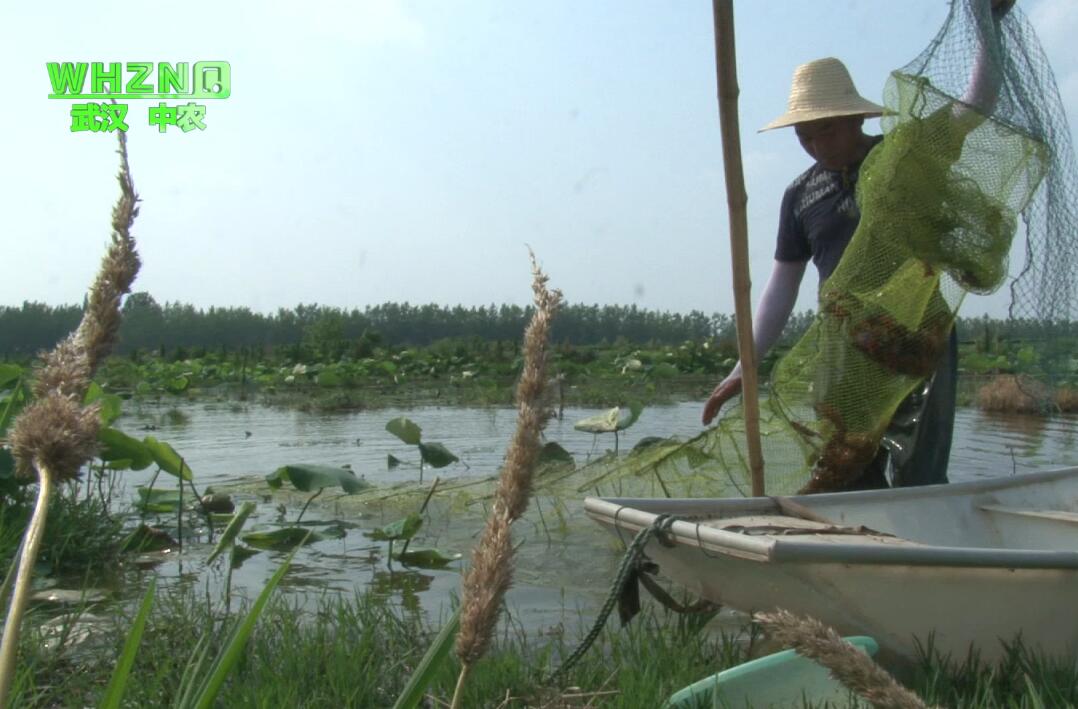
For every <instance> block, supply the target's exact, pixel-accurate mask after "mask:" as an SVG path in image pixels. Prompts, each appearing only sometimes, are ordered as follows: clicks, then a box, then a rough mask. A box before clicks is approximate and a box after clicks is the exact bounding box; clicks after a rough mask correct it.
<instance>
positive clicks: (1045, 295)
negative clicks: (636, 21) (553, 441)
mask: <svg viewBox="0 0 1078 709" xmlns="http://www.w3.org/2000/svg"><path fill="white" fill-rule="evenodd" d="M884 104H885V106H886V108H887V113H886V114H885V115H884V117H883V119H882V126H883V131H884V135H885V137H884V140H883V141H882V143H881V144H880V145H879V146H878V147H876V148H875V149H873V150H872V152H870V154H869V155H868V157H867V158H866V160H865V162H864V164H863V165H862V167H861V172H860V174H861V177H860V179H859V181H858V187H857V199H858V205H859V207H860V210H861V220H860V223H859V225H858V229H857V231H856V233H855V234H854V236H853V239H852V240H851V242H850V244H849V246H848V247H847V250H846V252H845V254H844V255H843V258H842V261H841V262H840V263H839V265H838V267H837V268H836V269H835V271H834V273H833V274H832V275H831V277H830V278H829V279H828V280H827V281H826V282H825V283H824V285H823V287H822V288H821V291H820V302H819V309H818V313H817V316H816V319H815V321H814V322H813V324H812V326H811V327H810V328H809V330H808V331H807V332H806V334H805V335H804V336H803V337H802V338H801V339H800V340H799V341H798V343H797V344H796V345H795V346H794V347H793V348H792V349H791V350H790V351H789V352H788V353H787V354H786V355H785V356H784V357H783V358H782V359H781V360H780V361H779V363H778V364H777V365H776V367H775V368H774V370H773V371H772V374H771V380H770V386H769V391H768V394H767V396H766V397H765V398H764V399H763V400H762V401H761V422H760V425H761V436H762V445H763V452H764V461H765V472H766V478H767V479H766V486H767V490H768V492H769V493H772V494H775V493H780V494H785V493H790V492H795V491H802V492H819V491H826V490H839V489H844V488H847V487H848V486H849V485H850V484H851V482H853V481H854V480H855V479H856V478H857V477H859V476H860V475H861V474H862V472H863V471H864V469H865V467H866V466H867V465H868V464H869V463H871V462H872V461H873V459H874V458H875V457H876V455H877V453H878V451H879V450H880V442H881V439H882V438H883V436H884V432H885V430H886V429H887V426H888V424H889V423H890V422H891V419H892V417H893V415H894V414H895V411H896V409H897V408H898V407H899V404H900V403H901V402H902V401H903V400H904V399H905V398H906V397H907V396H908V395H909V394H910V393H911V392H913V391H914V390H915V389H916V388H918V387H922V386H923V382H924V381H925V380H926V378H927V377H929V376H930V375H931V374H932V373H933V372H934V371H935V370H936V368H937V366H938V365H939V363H940V359H941V356H942V355H943V353H944V351H945V350H946V348H947V345H948V339H949V335H950V332H951V329H952V326H953V324H954V319H955V316H956V313H957V311H958V308H959V306H960V304H961V303H962V300H963V298H964V296H965V295H966V294H967V293H977V294H987V293H992V292H994V291H996V290H998V289H1000V288H1001V287H1002V286H1003V285H1004V284H1005V283H1006V282H1007V281H1008V278H1009V280H1010V291H1011V301H1012V302H1011V308H1010V315H1011V318H1012V322H1021V323H1022V324H1023V327H1024V328H1025V331H1026V332H1029V327H1030V326H1033V327H1038V328H1043V329H1044V331H1045V332H1047V331H1048V330H1050V329H1051V328H1053V327H1056V326H1058V325H1059V324H1060V323H1069V322H1070V321H1071V320H1072V319H1073V318H1074V309H1075V306H1076V304H1075V298H1074V289H1075V285H1074V279H1073V277H1072V275H1071V274H1073V267H1074V264H1073V260H1074V258H1075V255H1076V254H1078V245H1076V243H1075V241H1076V239H1078V228H1076V227H1078V224H1076V219H1075V211H1074V209H1075V205H1076V203H1078V200H1076V197H1078V195H1076V187H1075V170H1074V162H1073V161H1074V157H1073V151H1072V148H1071V144H1070V132H1069V128H1068V126H1067V122H1066V116H1065V113H1064V111H1063V106H1062V102H1061V100H1060V97H1059V93H1058V90H1057V88H1056V84H1055V80H1054V78H1053V75H1052V71H1051V68H1050V66H1049V64H1048V61H1047V59H1046V58H1045V55H1044V53H1043V50H1042V49H1041V47H1040V44H1039V42H1038V40H1037V38H1036V36H1035V34H1034V32H1033V29H1032V27H1031V25H1030V24H1029V22H1028V21H1027V20H1026V19H1025V18H1024V17H1023V16H1022V14H1021V12H1020V11H1019V10H1018V9H1014V10H1012V11H1011V12H1010V13H1007V14H1006V15H1005V16H1003V17H1002V18H997V17H994V16H993V13H992V11H991V10H990V9H989V7H988V3H987V2H984V1H983V0H954V2H952V5H951V9H950V13H949V15H948V18H947V20H946V22H945V23H944V26H943V27H942V28H941V30H940V32H939V34H938V35H937V36H936V37H935V38H934V39H933V40H932V42H931V43H930V44H929V46H928V47H927V48H926V49H925V50H924V51H923V52H922V53H921V54H920V55H919V56H918V57H917V58H916V59H915V60H914V61H912V62H911V63H910V64H908V65H907V66H905V67H903V68H901V69H899V70H897V71H895V72H893V73H892V75H891V77H890V78H889V80H888V82H887V85H886V88H885V92H884ZM1016 238H1017V239H1018V240H1019V243H1018V244H1014V243H1013V242H1014V241H1015V239H1016ZM1011 254H1015V260H1016V263H1015V264H1009V263H1008V259H1009V256H1010V255H1011ZM1019 258H1020V259H1021V262H1020V263H1017V260H1018V259H1019ZM1069 364H1070V357H1069V353H1068V352H1065V351H1060V352H1058V353H1056V354H1055V356H1053V354H1052V353H1051V352H1045V354H1044V355H1043V356H1042V357H1041V360H1040V367H1041V369H1040V374H1041V375H1043V377H1045V378H1048V379H1052V378H1053V377H1056V376H1058V375H1059V374H1060V373H1062V372H1064V371H1066V370H1067V369H1068V367H1069ZM744 441H745V437H744V420H743V418H742V412H741V409H740V407H739V406H738V405H734V406H732V407H731V408H730V410H729V411H728V412H726V414H725V415H724V416H723V418H722V419H721V420H720V422H719V424H718V425H716V426H715V427H714V428H712V429H710V430H708V431H706V432H705V433H703V434H701V435H700V436H698V437H696V438H694V439H692V440H691V441H687V442H671V441H668V442H665V443H663V444H661V445H659V446H658V447H656V448H654V449H653V450H650V451H641V452H639V453H638V454H634V455H631V456H628V457H627V458H625V459H624V460H620V461H617V462H616V463H612V464H611V470H610V471H608V472H607V473H605V474H604V475H603V477H602V479H603V480H606V481H611V480H614V479H618V480H622V481H625V482H626V483H629V482H630V481H631V482H632V487H633V488H634V490H633V492H634V494H670V493H669V491H670V490H671V489H676V490H677V494H683V495H694V494H723V493H724V492H730V489H731V486H733V487H734V488H736V489H737V490H739V491H740V490H743V488H744V487H746V486H747V481H748V470H749V466H748V463H747V453H746V450H745V443H744ZM660 481H661V483H660ZM639 488H650V490H644V489H639ZM704 488H707V489H706V491H705V489H704Z"/></svg>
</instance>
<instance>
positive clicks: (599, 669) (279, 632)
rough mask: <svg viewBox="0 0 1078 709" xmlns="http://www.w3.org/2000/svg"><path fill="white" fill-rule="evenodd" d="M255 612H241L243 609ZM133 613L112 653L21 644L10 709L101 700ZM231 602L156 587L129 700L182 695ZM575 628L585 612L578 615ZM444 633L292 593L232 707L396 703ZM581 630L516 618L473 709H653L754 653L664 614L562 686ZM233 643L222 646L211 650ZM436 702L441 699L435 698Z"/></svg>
mask: <svg viewBox="0 0 1078 709" xmlns="http://www.w3.org/2000/svg"><path fill="white" fill-rule="evenodd" d="M244 610H245V609H243V608H240V609H237V610H236V611H235V613H234V614H233V616H232V617H238V616H239V615H240V614H242V613H243V612H244ZM132 619H133V615H132V616H131V617H128V616H121V617H117V618H116V619H115V624H114V625H113V626H112V627H111V628H110V629H108V630H106V631H105V632H106V633H107V637H106V638H105V639H106V641H107V644H108V647H111V648H113V652H109V653H107V654H108V656H109V657H110V661H108V662H102V661H100V656H101V655H105V654H106V653H105V652H101V653H98V654H97V655H95V656H92V657H91V656H83V657H79V656H77V655H74V654H70V653H59V652H56V651H55V650H48V649H46V648H45V646H44V643H42V642H41V639H40V637H38V636H37V635H36V634H35V631H30V632H28V633H27V637H26V638H25V641H24V643H23V653H24V657H25V658H26V659H25V661H24V662H23V663H21V665H20V672H19V673H18V676H17V678H16V683H15V686H14V692H13V695H12V706H15V707H31V706H33V707H45V706H94V705H97V704H98V703H99V701H100V699H101V698H102V697H103V696H104V692H105V687H106V684H107V682H108V679H109V675H110V674H111V672H112V664H113V663H112V661H111V658H112V657H116V656H119V654H120V651H121V649H122V647H123V644H124V638H125V636H126V633H127V631H128V628H129V627H130V625H131V622H132ZM229 622H230V621H229V618H225V619H222V618H221V617H220V615H219V609H216V608H214V607H213V604H207V602H206V599H205V598H204V597H200V596H199V594H198V593H197V592H196V591H193V590H190V589H187V590H184V591H177V592H173V593H171V594H168V593H164V594H159V595H158V601H157V605H156V607H155V609H154V612H153V613H152V614H151V615H150V618H149V620H148V622H147V625H146V629H145V632H144V634H143V639H142V644H141V646H140V648H139V651H138V654H137V655H136V656H135V660H134V664H133V666H132V667H131V675H130V677H131V679H130V681H129V682H128V683H127V689H126V692H125V695H124V702H125V705H126V706H167V705H169V704H170V703H171V701H172V699H173V695H174V692H175V689H176V687H177V686H179V683H180V678H181V676H182V674H183V671H184V666H185V664H186V660H187V658H189V657H191V656H192V654H193V653H194V651H195V649H196V645H197V642H198V637H199V634H200V631H201V629H202V628H207V627H216V626H217V625H220V624H221V623H225V624H226V625H227V624H228V623H229ZM568 625H570V626H571V627H573V628H576V627H577V626H580V627H583V626H585V622H584V619H578V620H577V621H571V622H570V623H569V624H568ZM435 632H436V629H435V628H431V627H430V626H429V625H427V623H426V622H425V621H424V620H423V619H422V617H421V615H419V614H415V613H409V612H404V611H401V610H398V609H395V608H393V607H391V606H389V605H386V604H385V603H384V602H383V601H380V600H379V599H378V598H376V597H375V596H373V595H371V594H363V595H355V596H352V597H341V596H326V597H325V598H323V599H322V601H321V602H320V603H319V604H318V607H317V609H316V610H315V611H314V612H313V613H310V612H306V613H305V612H303V611H301V610H300V608H299V607H298V606H297V605H296V604H295V602H292V601H289V600H288V599H287V598H285V597H275V598H274V599H271V601H270V603H269V605H268V606H267V607H266V609H265V610H264V612H263V614H262V617H261V620H260V624H259V626H258V628H257V629H256V630H255V632H254V633H253V634H252V635H251V637H250V638H249V640H248V645H247V651H246V654H245V656H244V658H243V659H242V660H241V661H240V663H239V665H238V666H237V667H236V668H235V669H234V670H233V673H232V675H231V676H230V678H229V679H228V681H226V682H225V683H224V685H223V686H222V687H221V690H220V693H219V695H218V697H217V706H224V707H237V708H241V707H271V706H272V707H279V706H288V707H330V706H333V707H336V706H342V707H343V706H347V707H372V708H373V707H389V706H392V704H393V702H394V700H395V698H396V697H397V696H398V694H399V693H400V692H401V690H402V689H403V688H404V685H405V682H406V680H407V678H408V675H409V674H410V672H411V670H412V669H413V668H414V667H415V666H416V665H417V664H418V662H419V660H420V659H421V657H422V656H423V654H424V652H425V650H426V648H427V646H428V645H429V643H430V639H431V638H432V636H433V635H434V633H435ZM578 639H579V638H578V637H576V631H575V630H566V629H565V628H560V627H559V628H551V629H548V630H545V631H543V632H541V633H539V632H536V633H530V632H526V631H524V630H522V629H521V628H519V627H517V626H513V625H512V624H510V625H508V626H507V627H506V630H505V632H500V633H499V634H498V636H497V637H496V638H494V639H493V640H492V644H491V646H490V650H489V653H488V654H487V655H486V656H485V658H484V661H483V662H482V663H479V664H478V665H476V666H475V667H474V668H473V670H472V672H471V673H470V675H469V681H468V683H467V685H466V686H465V687H464V689H463V694H462V702H463V705H464V706H467V707H469V709H471V708H473V707H497V706H503V704H502V702H503V701H504V700H505V698H506V696H509V697H510V698H511V699H510V701H509V702H508V703H506V704H504V706H505V707H525V706H529V707H539V706H545V707H561V706H570V705H572V706H583V705H585V704H586V703H587V702H586V701H580V702H579V703H576V704H570V700H569V699H567V698H565V695H566V694H570V695H572V694H575V695H581V696H585V697H587V698H590V699H591V700H592V704H591V706H599V707H649V708H652V709H653V708H654V707H658V706H660V705H661V704H662V702H663V701H664V700H665V699H666V698H667V697H669V696H670V694H672V693H673V692H674V691H676V690H677V689H680V688H681V687H683V686H685V685H687V684H690V683H691V682H693V681H695V680H697V679H699V678H701V677H703V676H706V675H708V674H711V673H713V672H715V671H717V670H720V669H723V668H725V667H727V666H730V665H733V664H736V663H738V662H740V661H742V660H744V659H745V653H744V650H743V649H742V645H741V644H739V643H738V642H737V641H736V640H735V639H734V638H732V637H730V638H725V637H716V636H710V635H707V634H706V633H698V632H695V631H694V630H693V629H691V628H689V627H688V626H686V625H679V624H678V623H677V622H676V620H675V619H674V618H672V617H670V616H668V615H666V614H662V615H660V614H658V613H656V612H654V611H653V610H652V609H650V608H649V609H646V610H645V612H644V613H643V614H642V615H641V616H639V617H638V618H637V619H636V620H634V621H633V627H631V628H628V629H626V630H624V631H610V632H608V633H604V634H603V635H602V636H601V637H600V639H599V641H598V642H597V644H596V647H595V648H594V649H593V651H592V652H591V653H589V654H588V656H587V657H585V658H584V659H582V660H581V662H580V663H579V665H578V666H577V667H576V668H574V669H573V670H572V671H571V672H570V673H569V675H568V677H567V681H568V682H569V684H570V685H572V686H573V687H575V689H570V690H561V691H554V690H550V689H549V688H547V687H545V686H544V685H543V684H542V683H541V678H540V675H541V674H542V670H543V669H545V668H546V667H547V659H548V657H549V656H550V655H552V654H565V653H567V652H569V651H570V650H571V649H572V647H573V645H575V643H576V641H577V640H578ZM222 642H223V641H222V640H217V641H215V644H214V646H213V647H212V648H211V653H212V652H214V651H216V650H217V648H218V646H219V645H220V644H221V643H222ZM459 670H460V665H459V663H458V662H457V661H456V660H455V659H452V658H451V659H450V660H449V661H448V662H446V663H445V664H444V665H443V666H442V667H441V669H440V670H439V671H438V672H437V673H436V674H435V676H434V680H433V684H432V685H431V686H430V687H429V689H428V696H429V697H431V698H432V699H430V700H428V702H427V706H432V707H437V706H444V705H443V704H442V702H447V701H448V699H449V698H450V697H451V696H452V693H453V690H454V687H455V686H456V679H457V676H458V673H459ZM434 699H437V701H434Z"/></svg>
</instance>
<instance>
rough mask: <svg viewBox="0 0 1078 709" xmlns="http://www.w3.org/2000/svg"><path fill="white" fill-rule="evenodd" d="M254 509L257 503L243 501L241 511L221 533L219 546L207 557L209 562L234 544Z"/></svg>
mask: <svg viewBox="0 0 1078 709" xmlns="http://www.w3.org/2000/svg"><path fill="white" fill-rule="evenodd" d="M254 509H255V503H253V502H244V503H243V506H242V507H240V511H239V512H237V513H236V514H235V516H234V517H233V518H232V521H231V522H229V523H228V526H227V527H225V531H224V532H223V533H222V534H221V539H220V540H219V541H218V542H217V546H216V547H214V549H213V553H212V554H210V558H208V559H206V563H207V564H209V563H210V562H211V561H213V560H214V559H216V558H217V557H219V556H220V555H221V554H223V553H224V552H225V551H226V550H227V549H228V548H229V547H230V546H232V544H233V543H234V542H235V541H236V537H237V536H238V535H239V533H240V530H241V529H243V525H244V523H245V522H247V518H248V517H250V516H251V513H252V512H254Z"/></svg>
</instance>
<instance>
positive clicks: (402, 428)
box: [386, 416, 460, 482]
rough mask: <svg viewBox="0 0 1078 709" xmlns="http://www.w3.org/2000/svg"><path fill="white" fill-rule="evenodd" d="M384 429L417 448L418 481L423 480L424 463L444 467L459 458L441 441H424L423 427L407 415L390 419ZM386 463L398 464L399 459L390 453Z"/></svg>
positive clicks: (390, 464) (391, 465)
mask: <svg viewBox="0 0 1078 709" xmlns="http://www.w3.org/2000/svg"><path fill="white" fill-rule="evenodd" d="M386 430H387V431H389V432H390V433H392V434H393V435H394V436H396V437H397V438H399V439H401V441H403V442H404V443H407V444H408V445H410V446H415V447H416V448H417V449H419V482H423V464H424V463H425V464H427V465H429V466H430V467H432V468H444V467H445V466H447V465H449V464H451V463H456V462H457V461H459V460H460V458H458V457H457V456H456V455H454V454H453V453H451V452H450V451H449V449H448V448H446V447H445V446H444V445H442V444H441V443H424V442H423V429H421V428H420V427H419V425H418V424H416V422H415V421H412V419H410V418H408V417H407V416H399V417H397V418H395V419H391V420H390V421H389V422H388V423H386ZM388 463H389V467H391V468H393V467H396V466H397V465H399V464H400V461H399V460H398V459H397V458H395V457H393V456H392V455H390V456H389V459H388Z"/></svg>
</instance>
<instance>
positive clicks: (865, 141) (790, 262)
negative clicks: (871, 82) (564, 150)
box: [702, 0, 1014, 489]
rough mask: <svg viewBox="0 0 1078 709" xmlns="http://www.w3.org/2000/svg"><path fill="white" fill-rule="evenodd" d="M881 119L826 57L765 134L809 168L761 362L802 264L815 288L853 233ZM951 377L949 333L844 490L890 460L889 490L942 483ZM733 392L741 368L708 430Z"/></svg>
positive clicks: (984, 97) (878, 472)
mask: <svg viewBox="0 0 1078 709" xmlns="http://www.w3.org/2000/svg"><path fill="white" fill-rule="evenodd" d="M1013 2H1014V0H991V4H990V8H991V14H992V17H993V19H994V20H998V19H999V18H1001V17H1002V16H1003V15H1004V14H1006V12H1007V11H1008V10H1009V9H1010V7H1011V6H1012V5H1013ZM986 9H988V8H986ZM985 66H986V62H984V61H982V59H981V58H980V57H979V58H978V62H977V66H976V68H975V70H974V76H973V77H972V80H971V82H970V89H969V92H968V94H967V96H965V97H963V102H964V105H965V106H974V107H977V108H979V109H984V108H988V107H990V106H991V104H992V103H993V102H994V100H995V92H996V90H997V89H998V80H997V79H996V77H991V76H987V75H986V70H985V69H984V67H985ZM965 110H966V109H965V108H959V109H956V112H955V117H956V118H961V113H962V112H964V111H965ZM882 112H883V107H882V106H879V105H877V104H875V103H873V102H871V101H868V100H866V99H864V98H863V97H862V96H860V94H858V92H857V89H856V88H855V87H854V84H853V80H852V79H851V77H850V74H849V72H848V71H847V70H846V67H845V66H844V65H843V64H842V63H841V62H840V61H839V60H837V59H833V58H826V59H820V60H817V61H814V62H809V63H808V64H804V65H802V66H800V67H798V68H797V70H796V71H795V72H794V78H793V83H792V86H791V90H790V96H789V100H788V103H787V111H786V113H784V114H783V115H782V116H780V117H779V118H777V119H775V120H774V121H772V122H771V123H769V124H768V125H766V126H765V127H764V128H763V129H762V130H772V129H776V128H783V127H789V126H792V127H793V128H794V132H795V133H796V135H797V138H798V140H799V141H800V143H801V146H802V148H804V150H805V152H806V153H808V155H809V157H811V158H812V159H813V160H814V164H813V165H812V167H810V168H809V169H808V170H806V171H805V172H804V173H802V174H801V175H800V176H799V177H798V178H797V179H796V180H794V182H793V183H792V184H791V185H790V186H789V187H788V188H787V190H786V193H785V195H784V197H783V200H782V207H781V213H780V219H779V232H778V243H777V246H776V250H775V261H774V265H773V268H772V272H771V276H770V278H769V279H768V281H767V284H766V285H765V286H764V291H763V295H762V297H761V300H760V303H759V306H758V308H757V312H756V317H755V319H754V340H755V345H756V352H757V354H758V356H759V357H760V358H761V359H762V358H763V356H764V355H765V354H766V353H767V351H768V350H769V349H770V348H771V346H772V345H773V344H774V343H775V342H776V341H777V340H778V338H779V335H780V334H781V333H782V329H783V327H784V326H785V324H786V321H787V320H788V318H789V316H790V313H791V311H792V310H793V306H794V303H795V302H796V300H797V294H798V290H799V287H800V285H801V280H802V278H803V276H804V273H805V268H806V266H807V263H808V260H809V259H810V258H811V259H812V261H813V263H814V264H815V265H816V268H817V270H818V272H819V278H820V283H821V285H822V284H823V282H824V281H826V280H827V278H828V277H829V276H830V275H831V272H832V271H833V270H834V269H835V267H836V266H837V265H838V263H839V260H840V259H841V257H842V254H843V252H844V251H845V249H846V246H847V245H848V244H849V242H850V239H851V237H852V236H853V234H854V232H855V231H856V229H857V226H858V223H859V221H860V211H859V209H858V205H857V202H856V199H855V189H856V185H857V179H858V173H859V169H860V167H861V164H862V162H863V161H864V159H865V158H866V156H867V155H868V154H869V152H870V151H872V150H873V149H874V148H875V147H876V146H877V145H879V144H880V143H881V142H882V140H883V138H882V136H870V135H867V134H865V132H864V130H863V126H864V121H865V118H869V117H876V116H880V115H881V114H882ZM956 377H957V347H956V341H955V335H954V332H953V331H952V332H951V333H950V339H949V344H948V347H947V348H946V351H945V352H944V355H943V357H942V359H941V362H940V364H939V366H938V368H937V369H936V371H935V373H934V374H933V375H932V376H930V377H929V378H928V379H927V380H926V382H925V384H924V386H923V387H921V388H919V389H918V390H915V391H914V392H913V394H911V395H910V396H909V397H907V399H906V400H904V401H903V402H902V403H901V404H900V405H899V408H898V410H897V411H896V413H895V415H894V417H893V418H892V421H891V424H890V426H889V427H888V429H887V431H886V433H885V434H884V437H883V441H882V443H883V447H881V449H880V451H879V453H878V454H877V455H876V457H875V459H874V460H873V461H872V462H871V463H870V464H869V465H868V466H867V467H866V468H865V469H864V471H863V473H862V474H861V476H860V478H858V479H856V480H854V481H853V482H852V484H850V485H849V487H847V488H846V489H864V488H876V487H886V486H887V485H888V481H887V477H886V469H887V463H888V457H889V458H890V462H891V468H892V481H891V482H892V483H893V484H894V485H895V486H907V485H925V484H935V483H945V482H947V461H948V458H949V455H950V446H951V435H952V432H953V428H954V400H955V380H956ZM740 391H741V365H740V363H738V365H737V366H735V367H734V369H733V371H731V372H730V374H729V375H728V376H727V377H726V378H725V379H724V380H723V381H722V382H721V383H720V384H719V385H718V386H717V387H716V388H715V390H714V391H713V392H712V393H711V395H710V397H709V398H708V401H707V403H706V404H705V406H704V411H703V416H702V420H703V423H704V424H705V425H707V424H710V423H711V421H712V420H713V419H714V418H715V416H716V415H717V414H718V412H719V409H720V408H721V407H722V405H723V404H724V403H725V402H726V401H728V400H729V399H730V398H732V397H734V396H736V395H737V394H738V393H740Z"/></svg>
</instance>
